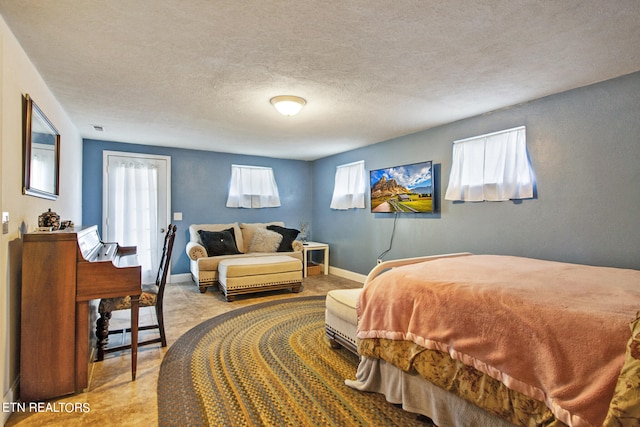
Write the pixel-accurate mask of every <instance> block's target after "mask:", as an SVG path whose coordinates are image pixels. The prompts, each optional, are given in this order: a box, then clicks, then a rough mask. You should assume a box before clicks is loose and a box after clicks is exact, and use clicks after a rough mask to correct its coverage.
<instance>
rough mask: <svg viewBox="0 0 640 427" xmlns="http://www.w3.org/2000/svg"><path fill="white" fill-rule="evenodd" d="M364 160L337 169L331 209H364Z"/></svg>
mask: <svg viewBox="0 0 640 427" xmlns="http://www.w3.org/2000/svg"><path fill="white" fill-rule="evenodd" d="M364 193H365V171H364V160H361V161H359V162H354V163H349V164H346V165H340V166H338V167H336V178H335V184H334V187H333V197H332V198H331V209H342V210H346V209H351V208H364Z"/></svg>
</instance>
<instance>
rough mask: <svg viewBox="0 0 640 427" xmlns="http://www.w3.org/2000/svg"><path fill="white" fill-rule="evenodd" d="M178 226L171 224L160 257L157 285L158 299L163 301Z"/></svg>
mask: <svg viewBox="0 0 640 427" xmlns="http://www.w3.org/2000/svg"><path fill="white" fill-rule="evenodd" d="M177 228H178V227H177V226H175V225H171V224H169V227H167V234H165V236H164V245H163V247H162V256H161V257H160V267H159V268H158V275H157V276H156V286H157V287H158V300H160V301H162V295H163V294H164V286H165V285H166V283H167V274H168V272H169V262H170V261H171V253H172V252H173V240H174V238H175V237H176V229H177Z"/></svg>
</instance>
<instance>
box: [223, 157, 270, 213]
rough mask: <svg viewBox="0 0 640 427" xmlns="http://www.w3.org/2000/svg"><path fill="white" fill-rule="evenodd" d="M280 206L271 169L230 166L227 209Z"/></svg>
mask: <svg viewBox="0 0 640 427" xmlns="http://www.w3.org/2000/svg"><path fill="white" fill-rule="evenodd" d="M278 206H280V195H279V194H278V186H277V185H276V179H275V177H274V176H273V169H271V168H268V167H259V166H245V165H231V183H230V185H229V197H228V198H227V207H228V208H273V207H278Z"/></svg>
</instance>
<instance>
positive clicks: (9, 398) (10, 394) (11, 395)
mask: <svg viewBox="0 0 640 427" xmlns="http://www.w3.org/2000/svg"><path fill="white" fill-rule="evenodd" d="M19 383H20V375H18V377H17V378H16V380H15V381H14V382H13V384H12V385H11V387H9V390H8V391H7V393H6V394H5V395H4V396H2V406H3V407H5V405H8V406H9V407H10V405H11V404H12V403H14V402H16V396H17V393H16V391H17V390H18V384H19ZM10 416H11V411H6V412H5V411H2V425H5V424H6V423H7V421H8V420H9V417H10Z"/></svg>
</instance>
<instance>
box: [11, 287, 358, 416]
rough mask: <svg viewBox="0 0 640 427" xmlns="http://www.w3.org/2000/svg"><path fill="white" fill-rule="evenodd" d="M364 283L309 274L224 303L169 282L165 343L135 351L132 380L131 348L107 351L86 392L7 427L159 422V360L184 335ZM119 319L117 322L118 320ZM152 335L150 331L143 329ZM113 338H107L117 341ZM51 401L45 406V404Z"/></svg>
mask: <svg viewBox="0 0 640 427" xmlns="http://www.w3.org/2000/svg"><path fill="white" fill-rule="evenodd" d="M361 286H362V284H361V283H358V282H354V281H351V280H348V279H344V278H340V277H337V276H331V275H329V276H323V275H320V276H312V277H307V278H305V279H304V281H303V288H302V292H300V293H298V294H293V293H291V292H290V291H286V290H285V291H271V292H264V293H258V294H253V295H240V296H238V297H237V298H236V300H235V301H233V302H226V301H225V299H224V297H223V295H222V294H221V293H220V292H219V291H218V290H217V289H214V288H209V290H208V291H207V292H206V293H204V294H201V293H200V292H199V291H198V287H197V286H195V284H194V283H193V282H185V283H171V284H168V285H167V288H166V291H165V292H166V293H165V328H166V334H167V341H168V346H167V347H166V348H161V347H160V346H159V344H154V345H149V346H145V347H140V348H139V349H138V369H137V378H136V381H131V364H130V363H131V358H130V354H129V352H126V351H125V352H122V353H111V354H107V355H106V356H105V360H104V361H102V362H96V363H92V366H91V367H90V371H91V374H90V375H91V376H90V383H89V387H88V389H87V390H86V391H84V392H82V393H78V394H74V395H70V396H65V397H62V398H59V399H55V400H51V401H49V402H44V405H45V406H44V407H42V408H40V409H43V411H31V412H30V411H29V407H28V406H27V411H25V412H14V413H13V414H12V415H11V416H10V417H9V420H8V421H7V423H6V424H5V425H6V426H29V427H31V426H58V425H64V426H65V427H72V426H85V425H96V426H120V425H126V426H138V425H139V426H146V427H148V426H152V425H157V423H158V414H157V400H156V386H157V380H158V373H159V371H160V364H161V363H162V358H163V356H164V354H165V353H166V351H167V350H168V348H169V347H170V346H171V344H173V343H174V342H175V341H176V340H177V339H178V338H179V337H180V336H181V335H182V334H184V333H185V332H186V331H188V330H189V329H191V328H192V327H194V326H196V325H198V324H199V323H201V322H203V321H205V320H207V319H210V318H211V317H214V316H216V315H219V314H222V313H225V312H228V311H230V310H233V309H236V308H240V307H245V306H248V305H251V304H257V303H261V302H265V301H272V300H278V299H286V298H291V297H302V296H311V295H326V294H327V292H328V291H330V290H331V289H342V288H356V287H361ZM140 317H141V320H140V324H144V323H145V322H152V321H154V317H155V314H154V313H153V312H152V309H149V308H144V309H141V313H140ZM118 322H119V323H118ZM111 323H112V325H113V326H116V325H118V324H123V325H127V324H128V312H126V311H123V312H114V313H113V318H112V321H111ZM146 333H151V332H146ZM115 338H116V337H115V336H112V338H110V339H112V340H113V339H115ZM141 338H143V337H141ZM47 404H49V405H48V406H46V405H47Z"/></svg>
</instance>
